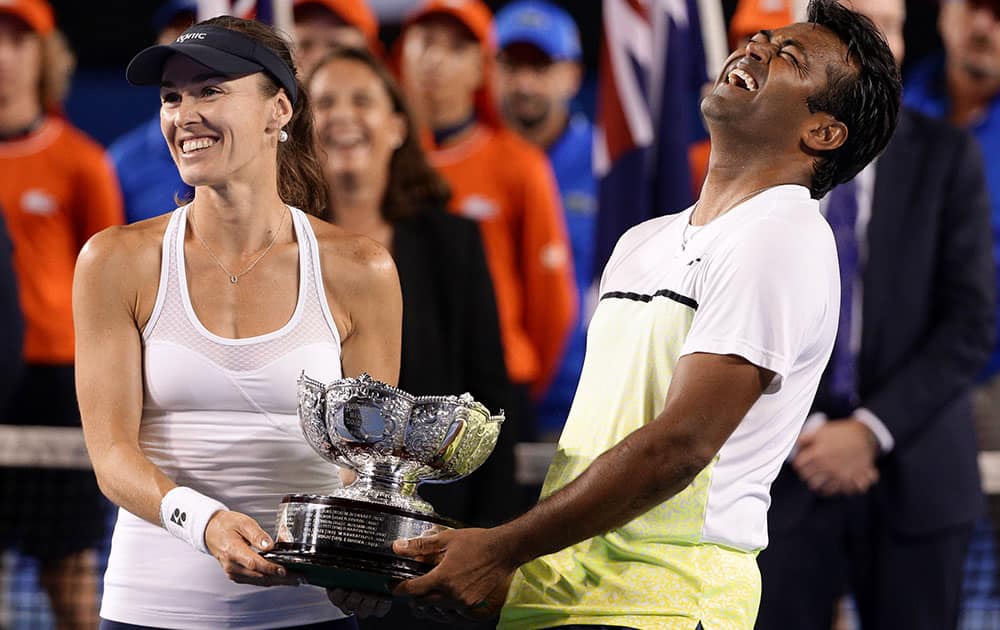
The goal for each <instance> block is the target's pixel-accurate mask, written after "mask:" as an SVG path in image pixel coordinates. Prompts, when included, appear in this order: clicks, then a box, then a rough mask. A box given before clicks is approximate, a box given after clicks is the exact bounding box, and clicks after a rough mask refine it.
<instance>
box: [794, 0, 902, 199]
mask: <svg viewBox="0 0 1000 630" xmlns="http://www.w3.org/2000/svg"><path fill="white" fill-rule="evenodd" d="M808 15H809V18H808V19H809V22H812V23H815V24H819V25H821V26H825V27H826V28H828V29H830V30H831V31H833V33H834V34H835V35H836V36H837V37H838V38H839V39H840V41H842V42H844V44H845V45H846V46H847V59H846V61H847V63H848V64H849V65H850V66H851V69H850V70H847V71H844V70H840V69H838V68H835V67H832V66H828V67H827V87H826V89H824V90H823V91H822V92H820V93H818V94H814V95H812V96H810V97H809V99H808V100H807V102H808V104H809V110H810V111H812V112H827V113H829V114H831V115H833V117H834V118H836V119H837V120H839V121H841V122H842V123H844V124H845V125H847V130H848V133H847V141H846V142H844V144H843V145H842V146H840V147H839V148H837V149H834V150H833V151H827V152H824V153H822V154H820V155H819V156H818V159H817V161H816V163H815V166H814V167H813V177H812V184H811V185H810V190H811V193H812V197H813V198H814V199H820V198H822V197H823V195H825V194H826V193H827V192H829V191H830V190H831V189H832V188H833V187H834V186H837V185H838V184H842V183H844V182H846V181H849V180H851V179H852V178H853V177H854V176H855V175H857V174H858V172H860V171H861V169H863V168H864V167H865V166H866V165H867V164H868V163H869V162H871V161H872V160H873V159H875V157H876V156H877V155H878V154H879V153H881V152H882V149H884V148H885V145H886V144H888V142H889V138H890V137H891V136H892V133H893V131H894V130H895V129H896V121H897V120H898V118H899V98H900V92H901V90H902V87H901V83H900V78H899V69H898V68H897V66H896V60H895V58H894V57H893V55H892V51H891V50H890V49H889V44H888V43H886V40H885V37H884V36H883V35H882V33H881V32H880V31H879V30H878V28H877V27H876V26H875V25H874V24H873V23H872V21H871V20H869V19H868V18H867V17H865V16H864V15H861V14H860V13H855V12H854V11H851V10H850V9H847V8H845V7H844V6H842V5H840V4H838V3H837V1H836V0H811V1H810V2H809V10H808Z"/></svg>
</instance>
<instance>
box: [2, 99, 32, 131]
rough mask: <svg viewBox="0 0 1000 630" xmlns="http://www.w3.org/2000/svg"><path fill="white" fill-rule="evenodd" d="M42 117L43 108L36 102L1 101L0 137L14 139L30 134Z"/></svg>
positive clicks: (23, 100) (24, 100)
mask: <svg viewBox="0 0 1000 630" xmlns="http://www.w3.org/2000/svg"><path fill="white" fill-rule="evenodd" d="M41 117H42V108H41V106H40V105H39V104H38V103H37V102H35V101H34V100H28V99H23V98H18V99H11V100H10V101H4V100H0V137H14V136H19V135H22V134H23V133H26V132H30V130H31V129H32V128H33V127H34V126H36V125H37V124H38V121H39V119H41Z"/></svg>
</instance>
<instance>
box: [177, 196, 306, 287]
mask: <svg viewBox="0 0 1000 630" xmlns="http://www.w3.org/2000/svg"><path fill="white" fill-rule="evenodd" d="M286 216H288V211H287V210H286V211H285V212H284V213H283V214H282V215H281V223H279V224H278V229H277V230H275V231H274V235H272V236H271V241H270V242H269V243H268V244H267V247H265V248H264V251H262V252H261V253H260V254H258V256H257V257H256V258H254V259H253V262H251V263H250V264H249V265H248V266H247V268H246V269H244V270H243V271H241V272H239V273H233V272H231V271H229V270H228V269H226V266H225V265H223V264H222V261H221V260H219V257H218V256H216V255H215V252H213V251H212V248H211V247H209V246H208V243H206V242H205V239H203V238H202V237H201V235H200V234H198V226H197V225H196V224H195V221H194V219H193V218H192V220H191V232H193V233H194V237H195V238H196V239H198V242H199V243H201V246H202V247H204V248H205V251H206V252H208V255H209V256H211V257H212V260H214V261H215V264H216V265H218V266H219V269H221V270H223V271H224V272H226V275H227V276H229V283H230V284H236V283H237V282H239V281H240V278H242V277H243V276H245V275H246V274H248V273H250V270H251V269H253V268H254V267H256V266H257V263H259V262H260V260H261V259H262V258H263V257H264V256H267V252H269V251H271V248H272V247H274V243H275V241H277V240H278V235H279V234H281V228H283V227H285V217H286Z"/></svg>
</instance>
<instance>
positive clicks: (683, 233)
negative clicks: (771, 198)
mask: <svg viewBox="0 0 1000 630" xmlns="http://www.w3.org/2000/svg"><path fill="white" fill-rule="evenodd" d="M781 185H782V184H772V185H770V186H764V187H763V188H758V189H757V190H753V191H751V192H749V193H747V194H745V195H743V196H742V197H740V198H739V199H737V200H736V201H735V202H733V203H732V204H730V206H729V207H728V208H726V209H725V210H723V211H722V212H720V213H719V214H718V215H716V217H715V218H719V216H720V215H723V214H725V213H727V212H729V211H730V210H732V209H733V208H735V207H736V206H738V205H740V204H741V203H743V202H744V201H746V200H747V199H749V198H750V197H753V196H754V195H757V194H760V193H762V192H764V191H765V190H767V189H768V188H774V187H775V186H781ZM697 210H698V202H697V201H696V202H695V204H694V207H693V208H691V214H690V216H688V220H687V221H685V222H684V229H683V230H681V251H687V245H688V242H689V241H691V239H693V238H694V237H695V235H696V234H698V232H695V233H694V234H692V235H691V236H688V235H687V232H688V228H689V227H691V218H692V217H694V213H695V212H697ZM705 225H708V223H706V224H705ZM705 225H699V226H697V227H699V228H703V227H705Z"/></svg>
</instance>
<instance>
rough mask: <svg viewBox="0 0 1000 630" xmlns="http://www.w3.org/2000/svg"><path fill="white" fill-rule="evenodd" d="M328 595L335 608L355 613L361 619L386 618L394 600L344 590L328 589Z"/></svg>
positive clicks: (374, 594) (373, 594) (382, 596)
mask: <svg viewBox="0 0 1000 630" xmlns="http://www.w3.org/2000/svg"><path fill="white" fill-rule="evenodd" d="M326 595H327V597H329V598H330V601H331V602H333V605H334V606H336V607H337V608H339V609H341V610H342V611H344V612H345V613H353V614H354V616H356V617H358V618H359V619H364V618H366V617H384V616H385V615H386V613H387V612H389V609H390V608H392V598H391V597H389V596H388V595H378V594H376V593H366V592H364V591H351V590H347V589H343V588H328V589H326Z"/></svg>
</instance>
